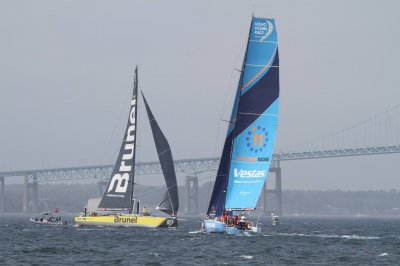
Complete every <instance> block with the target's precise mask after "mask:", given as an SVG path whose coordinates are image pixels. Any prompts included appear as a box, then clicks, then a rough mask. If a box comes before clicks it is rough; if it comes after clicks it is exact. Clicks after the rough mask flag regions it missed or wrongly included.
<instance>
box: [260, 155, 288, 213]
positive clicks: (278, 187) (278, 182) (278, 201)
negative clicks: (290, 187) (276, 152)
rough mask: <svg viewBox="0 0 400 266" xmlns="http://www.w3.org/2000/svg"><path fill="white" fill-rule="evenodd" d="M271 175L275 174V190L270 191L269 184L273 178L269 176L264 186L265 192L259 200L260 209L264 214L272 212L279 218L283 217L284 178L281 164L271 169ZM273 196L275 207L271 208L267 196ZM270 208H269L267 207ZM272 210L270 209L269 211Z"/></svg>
mask: <svg viewBox="0 0 400 266" xmlns="http://www.w3.org/2000/svg"><path fill="white" fill-rule="evenodd" d="M269 172H270V173H274V174H275V176H274V177H275V189H268V186H267V185H268V184H269V182H270V180H271V179H272V176H270V175H268V177H267V181H266V182H265V184H264V188H263V192H262V193H261V196H260V199H259V203H258V204H259V208H260V210H261V211H262V212H267V211H268V210H270V211H271V212H273V213H275V214H278V215H279V216H281V215H282V177H281V167H280V165H279V162H278V164H277V166H275V167H274V166H272V167H271V168H270V169H269ZM269 194H273V195H274V203H275V204H274V206H271V204H269V203H268V201H267V195H269ZM267 206H268V207H267ZM268 208H270V209H268Z"/></svg>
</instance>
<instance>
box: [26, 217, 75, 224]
mask: <svg viewBox="0 0 400 266" xmlns="http://www.w3.org/2000/svg"><path fill="white" fill-rule="evenodd" d="M29 221H30V222H31V223H35V224H43V225H67V221H63V220H58V219H47V218H37V217H34V218H30V219H29Z"/></svg>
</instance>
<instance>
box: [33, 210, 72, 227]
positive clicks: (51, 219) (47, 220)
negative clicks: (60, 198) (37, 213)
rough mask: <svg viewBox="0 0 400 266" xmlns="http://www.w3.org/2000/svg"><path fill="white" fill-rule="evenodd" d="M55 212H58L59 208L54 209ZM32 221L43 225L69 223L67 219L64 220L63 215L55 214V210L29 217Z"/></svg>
mask: <svg viewBox="0 0 400 266" xmlns="http://www.w3.org/2000/svg"><path fill="white" fill-rule="evenodd" d="M54 213H58V208H55V209H54ZM29 221H30V222H31V223H35V224H42V225H67V221H64V220H63V219H62V218H61V216H56V215H53V212H50V213H48V212H46V213H43V214H42V217H40V218H37V217H31V218H30V219H29Z"/></svg>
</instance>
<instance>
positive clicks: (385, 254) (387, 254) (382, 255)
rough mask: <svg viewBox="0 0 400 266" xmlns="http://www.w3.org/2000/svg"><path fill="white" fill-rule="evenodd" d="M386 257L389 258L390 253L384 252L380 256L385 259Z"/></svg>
mask: <svg viewBox="0 0 400 266" xmlns="http://www.w3.org/2000/svg"><path fill="white" fill-rule="evenodd" d="M384 256H389V253H386V252H384V253H381V254H379V255H378V257H384Z"/></svg>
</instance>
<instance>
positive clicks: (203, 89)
mask: <svg viewBox="0 0 400 266" xmlns="http://www.w3.org/2000/svg"><path fill="white" fill-rule="evenodd" d="M253 4H254V5H255V15H257V16H263V17H273V18H275V19H276V24H277V30H278V39H279V49H280V77H281V98H280V99H281V100H280V101H281V106H280V124H279V133H278V143H277V148H276V150H283V151H284V150H288V149H289V148H290V147H295V146H296V145H298V144H300V143H303V142H306V141H309V140H311V139H315V138H319V137H321V136H325V135H327V134H330V133H332V132H334V131H338V130H340V129H342V128H347V127H349V126H352V125H353V124H356V123H358V122H359V121H362V120H365V119H368V118H370V117H373V116H374V115H375V114H377V113H380V112H382V111H385V110H387V109H389V108H391V107H393V106H395V105H397V104H399V103H400V102H399V101H400V100H399V99H400V97H399V96H400V92H399V90H400V75H399V73H398V62H399V61H400V53H399V52H398V49H399V47H400V31H399V30H398V26H399V25H400V17H399V16H398V13H399V11H400V2H398V1H395V0H393V1H361V0H360V1H346V0H335V1H228V0H226V1H11V0H10V1H1V2H0V38H1V41H0V59H1V60H0V121H1V138H0V171H8V170H21V169H36V168H52V167H68V166H84V165H96V164H104V163H107V164H112V163H114V161H115V158H116V156H117V151H118V150H119V146H120V141H121V138H122V135H123V131H124V129H125V123H126V120H127V116H128V104H129V97H130V93H131V87H132V82H133V69H134V67H135V65H136V64H139V67H140V69H139V75H140V76H139V78H140V81H139V82H140V88H141V89H142V90H143V91H144V93H145V95H146V97H147V99H148V102H149V104H150V106H151V108H152V109H153V113H154V115H155V116H156V119H157V120H158V122H159V124H160V126H161V127H162V129H163V131H164V133H165V135H166V136H167V138H168V139H169V142H170V145H171V148H172V150H173V155H174V158H175V159H182V158H196V157H210V156H219V155H220V150H221V148H222V145H223V139H224V136H225V130H226V124H225V123H224V122H221V121H220V119H221V118H222V119H227V118H228V117H229V115H230V114H229V113H230V111H231V104H232V99H233V96H234V90H235V88H236V84H237V79H238V74H237V73H236V72H235V71H233V70H232V69H233V68H234V67H239V66H240V65H241V62H242V54H243V46H244V43H245V41H246V39H247V34H248V29H249V23H250V19H251V12H252V9H253ZM225 101H226V105H224V102H225ZM139 104H142V102H140V103H139ZM139 108H140V110H139V112H140V113H139V128H140V129H139V143H138V144H139V146H140V148H139V155H138V160H140V161H149V160H151V161H153V160H157V156H156V152H155V147H154V144H153V143H152V136H151V131H150V127H149V125H148V121H147V118H146V114H145V112H144V108H143V105H142V106H141V107H139ZM366 130H368V129H366ZM399 159H400V155H383V156H373V157H357V158H344V159H326V160H310V161H296V162H285V163H282V167H283V170H282V171H283V178H284V181H283V185H284V188H291V189H338V188H339V189H352V190H356V189H390V188H399V186H400V178H398V177H399V172H400V165H399V164H398V160H399ZM378 166H379V167H378Z"/></svg>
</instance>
